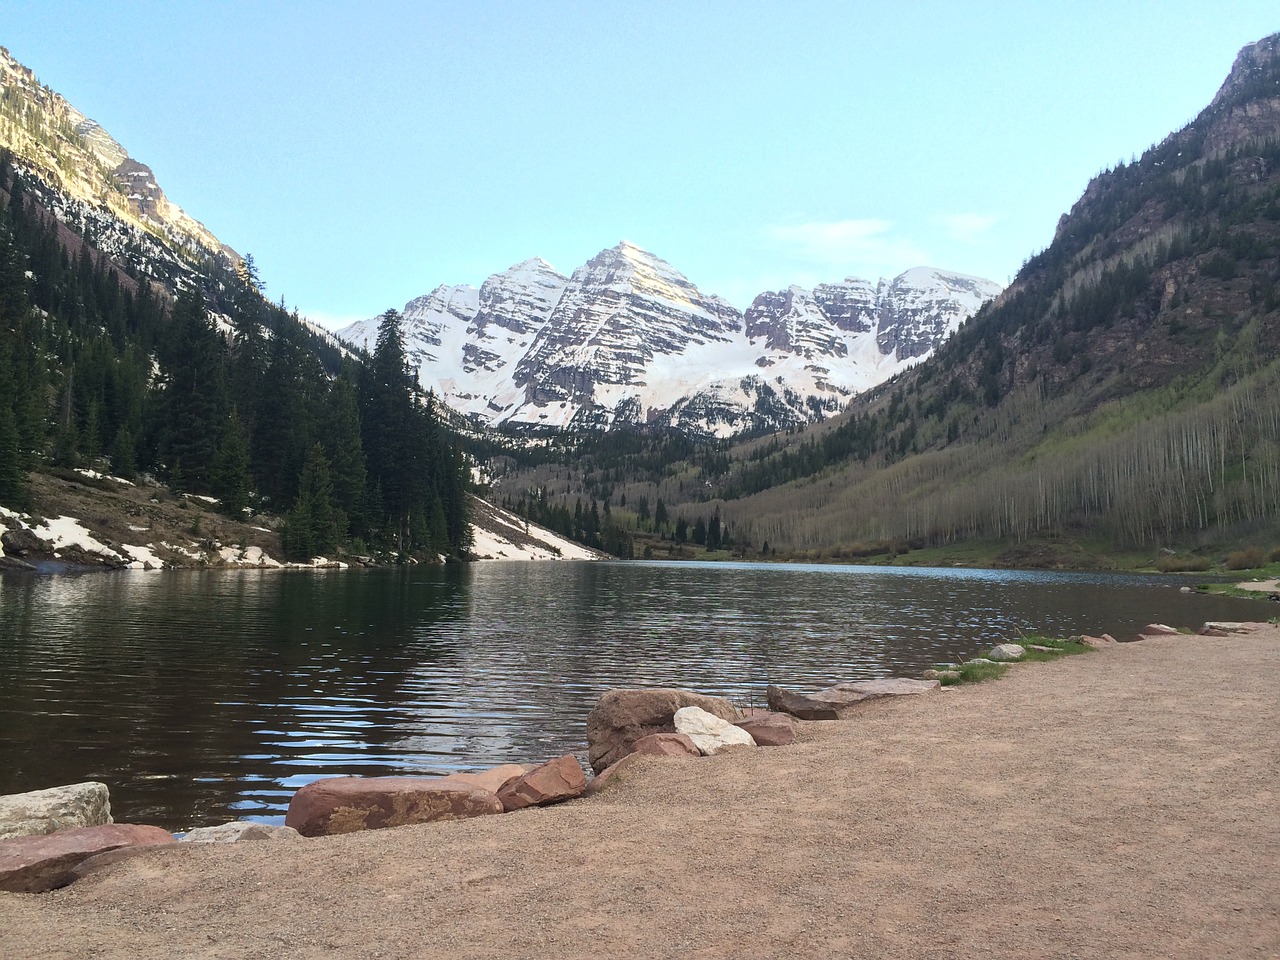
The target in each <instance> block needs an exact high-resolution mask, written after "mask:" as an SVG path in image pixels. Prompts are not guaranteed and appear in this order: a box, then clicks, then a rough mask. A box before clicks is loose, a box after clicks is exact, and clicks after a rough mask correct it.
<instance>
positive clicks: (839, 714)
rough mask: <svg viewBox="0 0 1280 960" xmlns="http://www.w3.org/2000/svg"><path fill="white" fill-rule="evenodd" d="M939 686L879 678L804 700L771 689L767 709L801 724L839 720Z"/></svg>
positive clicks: (932, 682)
mask: <svg viewBox="0 0 1280 960" xmlns="http://www.w3.org/2000/svg"><path fill="white" fill-rule="evenodd" d="M941 686H942V684H940V683H939V682H938V681H937V680H912V679H909V678H907V677H882V678H880V679H878V680H853V681H849V682H846V683H837V684H836V685H835V686H832V687H827V688H826V689H825V690H819V691H818V692H817V693H811V694H809V695H808V696H804V695H801V694H796V693H791V692H789V691H786V690H783V689H781V688H780V687H772V686H771V687H769V705H770V706H772V707H773V708H774V709H775V710H778V711H779V712H782V713H789V714H791V715H792V716H795V717H799V718H800V719H801V720H840V719H843V718H844V717H846V716H848V715H849V714H850V713H851V712H852V711H853V709H854V708H855V707H856V706H857V705H858V704H861V703H865V702H866V701H868V700H879V699H881V698H882V697H900V696H913V695H917V694H921V693H931V692H932V691H934V690H937V689H938V688H939V687H941Z"/></svg>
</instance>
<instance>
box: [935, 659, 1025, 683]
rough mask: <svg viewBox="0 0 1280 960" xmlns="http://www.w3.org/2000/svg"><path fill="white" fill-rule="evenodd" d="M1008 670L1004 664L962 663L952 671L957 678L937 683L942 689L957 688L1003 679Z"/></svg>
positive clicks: (945, 678) (947, 678) (1007, 666)
mask: <svg viewBox="0 0 1280 960" xmlns="http://www.w3.org/2000/svg"><path fill="white" fill-rule="evenodd" d="M1008 669H1009V665H1008V664H1005V663H962V664H960V666H959V667H958V668H957V669H956V670H955V671H953V672H954V673H957V674H959V676H955V677H944V678H943V679H941V680H939V681H938V682H939V683H940V684H942V685H943V686H944V687H954V686H959V685H960V684H962V683H982V682H983V681H986V680H996V679H999V678H1000V677H1003V676H1004V673H1005V671H1006V670H1008Z"/></svg>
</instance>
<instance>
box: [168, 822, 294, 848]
mask: <svg viewBox="0 0 1280 960" xmlns="http://www.w3.org/2000/svg"><path fill="white" fill-rule="evenodd" d="M300 837H301V834H300V833H298V831H297V830H295V829H293V827H273V826H271V825H269V824H266V823H251V822H250V821H248V820H236V821H234V822H232V823H222V824H219V825H218V826H216V827H196V828H195V829H194V830H189V831H187V833H186V834H185V835H184V836H181V837H179V838H178V842H179V843H239V842H240V841H242V840H297V839H299V838H300Z"/></svg>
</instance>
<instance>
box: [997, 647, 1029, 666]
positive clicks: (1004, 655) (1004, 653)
mask: <svg viewBox="0 0 1280 960" xmlns="http://www.w3.org/2000/svg"><path fill="white" fill-rule="evenodd" d="M1026 655H1027V650H1026V647H1023V646H1021V645H1019V644H1016V643H1001V644H999V645H997V646H994V647H992V648H991V652H990V653H988V654H987V659H989V660H994V661H996V663H1008V662H1009V661H1012V660H1021V659H1022V658H1023V657H1025V656H1026Z"/></svg>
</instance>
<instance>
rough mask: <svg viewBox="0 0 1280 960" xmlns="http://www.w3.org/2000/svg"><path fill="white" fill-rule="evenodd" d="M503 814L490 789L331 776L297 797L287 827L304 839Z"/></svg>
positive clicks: (432, 780) (433, 780)
mask: <svg viewBox="0 0 1280 960" xmlns="http://www.w3.org/2000/svg"><path fill="white" fill-rule="evenodd" d="M492 813H502V801H500V800H499V799H498V798H497V797H496V796H495V795H494V794H493V793H491V792H490V791H488V790H481V789H480V788H478V787H475V786H471V785H469V784H465V783H446V782H445V781H444V779H443V778H438V777H332V778H330V779H327V780H317V781H315V782H314V783H309V784H307V785H306V786H305V787H303V788H302V789H301V790H299V791H298V792H297V793H295V794H294V795H293V799H292V800H291V801H290V802H289V811H288V813H286V814H285V818H284V823H285V826H287V827H293V828H294V829H295V830H297V831H298V832H299V833H300V834H302V835H303V836H304V837H321V836H330V835H333V834H338V833H355V832H356V831H357V830H377V829H381V828H382V827H401V826H405V825H407V824H411V823H432V822H434V821H436V820H464V819H466V818H468V817H481V816H485V815H487V814H492Z"/></svg>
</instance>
